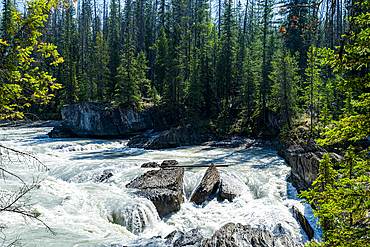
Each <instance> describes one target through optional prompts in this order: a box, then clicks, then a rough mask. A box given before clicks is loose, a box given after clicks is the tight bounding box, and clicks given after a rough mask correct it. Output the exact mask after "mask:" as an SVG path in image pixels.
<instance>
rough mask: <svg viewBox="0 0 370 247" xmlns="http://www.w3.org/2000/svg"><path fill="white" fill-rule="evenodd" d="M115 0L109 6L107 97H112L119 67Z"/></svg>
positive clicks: (117, 14)
mask: <svg viewBox="0 0 370 247" xmlns="http://www.w3.org/2000/svg"><path fill="white" fill-rule="evenodd" d="M116 1H117V0H112V1H111V5H110V15H109V35H108V37H109V38H108V41H109V48H110V49H109V71H110V80H109V85H108V87H107V89H108V90H107V93H108V97H113V95H114V90H115V88H116V85H117V83H118V82H117V78H118V77H117V68H118V66H119V65H120V54H119V52H120V51H119V46H120V44H119V38H120V36H119V20H118V16H119V12H120V10H119V8H118V4H117V2H116Z"/></svg>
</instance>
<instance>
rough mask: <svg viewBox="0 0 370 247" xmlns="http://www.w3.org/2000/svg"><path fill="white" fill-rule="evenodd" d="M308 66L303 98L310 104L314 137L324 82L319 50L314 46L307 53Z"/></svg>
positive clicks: (311, 129) (312, 134) (307, 104)
mask: <svg viewBox="0 0 370 247" xmlns="http://www.w3.org/2000/svg"><path fill="white" fill-rule="evenodd" d="M307 57H308V59H307V65H308V66H307V68H306V78H307V79H306V84H305V85H306V86H305V88H304V89H303V92H304V93H303V99H304V101H305V103H306V106H308V109H309V114H310V117H311V125H310V132H311V137H314V136H315V134H314V122H315V120H316V121H317V117H318V116H319V113H317V112H318V111H319V105H320V104H321V98H322V94H321V92H322V89H323V87H322V83H321V81H320V72H321V69H320V61H319V59H318V57H317V51H316V48H315V47H314V46H311V47H310V49H309V52H308V53H307Z"/></svg>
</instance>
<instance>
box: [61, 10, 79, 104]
mask: <svg viewBox="0 0 370 247" xmlns="http://www.w3.org/2000/svg"><path fill="white" fill-rule="evenodd" d="M74 14H75V10H74V8H73V6H71V7H70V8H69V9H67V10H65V11H64V12H63V16H62V19H63V24H62V41H61V46H60V53H61V55H62V56H63V58H64V63H63V64H62V65H61V66H60V67H59V70H60V72H59V73H58V76H59V78H60V81H61V82H63V83H62V90H61V92H60V98H61V104H74V103H77V102H78V101H79V99H78V94H79V84H78V81H77V62H78V55H79V52H78V45H77V44H78V42H77V40H78V31H77V24H76V21H75V19H74ZM59 78H58V79H59Z"/></svg>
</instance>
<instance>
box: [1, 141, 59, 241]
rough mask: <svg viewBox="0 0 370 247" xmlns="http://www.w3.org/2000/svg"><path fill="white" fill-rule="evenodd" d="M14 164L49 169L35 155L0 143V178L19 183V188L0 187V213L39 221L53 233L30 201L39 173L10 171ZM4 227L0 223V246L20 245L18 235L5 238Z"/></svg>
mask: <svg viewBox="0 0 370 247" xmlns="http://www.w3.org/2000/svg"><path fill="white" fill-rule="evenodd" d="M15 166H24V167H28V168H31V169H35V170H37V171H40V172H46V171H48V170H49V169H48V167H46V166H45V165H44V164H43V163H42V162H41V161H40V160H39V159H38V158H37V157H36V156H34V155H32V154H30V153H27V152H22V151H19V150H15V149H12V148H9V147H5V146H3V145H1V144H0V178H1V179H3V181H4V182H7V181H10V180H13V181H14V180H15V181H18V182H19V184H20V186H19V188H18V189H14V190H9V189H4V188H0V214H1V213H14V214H18V215H21V216H22V217H23V219H24V221H25V222H26V223H27V222H28V221H29V220H31V221H38V222H41V223H42V224H43V225H44V226H45V228H46V230H47V231H48V232H50V233H51V234H53V235H55V232H54V231H53V230H52V229H51V228H50V227H49V226H48V225H47V224H46V223H45V222H44V221H43V220H42V219H40V213H39V212H37V211H36V210H35V209H34V207H33V206H34V205H33V203H32V202H31V198H32V195H31V194H30V192H31V191H32V190H33V189H35V188H38V187H39V186H40V183H41V182H42V181H43V178H42V177H41V176H40V175H37V176H31V177H30V178H29V177H27V178H24V177H22V176H21V175H19V174H17V173H16V172H14V171H12V169H11V168H12V167H15ZM6 227H7V226H6V225H0V246H21V245H22V244H21V239H20V238H19V237H16V238H15V239H10V240H9V239H7V237H6V234H5V233H4V230H5V229H6Z"/></svg>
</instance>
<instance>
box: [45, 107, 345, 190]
mask: <svg viewBox="0 0 370 247" xmlns="http://www.w3.org/2000/svg"><path fill="white" fill-rule="evenodd" d="M152 111H153V109H151V108H149V109H146V110H144V111H143V112H137V111H135V110H134V109H130V108H124V109H123V108H114V107H113V106H112V105H111V104H98V103H91V102H84V103H80V104H76V105H68V106H64V107H63V108H62V111H61V112H62V117H63V121H61V122H60V123H59V125H58V126H56V127H54V129H53V130H52V131H51V132H50V133H49V136H50V137H56V138H61V137H89V138H130V141H129V142H128V144H127V145H128V146H129V147H131V148H145V149H165V148H176V147H180V146H189V145H208V146H212V147H234V148H235V147H238V148H268V149H274V150H277V151H278V154H279V155H280V156H281V157H283V158H284V159H285V161H286V162H287V163H288V165H290V166H291V167H292V172H291V182H292V183H293V185H294V186H295V187H296V188H297V189H298V190H305V189H308V188H310V187H311V184H312V182H313V181H315V180H316V178H317V176H318V171H319V163H320V160H321V159H322V157H323V154H324V153H325V152H326V151H325V150H324V149H323V148H321V147H320V146H318V145H316V143H315V142H314V141H313V140H312V139H309V138H306V137H305V138H300V139H297V140H295V141H293V142H281V141H278V140H264V139H258V138H247V137H240V136H229V135H222V134H213V133H206V132H204V131H202V132H200V131H197V130H195V129H192V128H191V127H180V128H172V129H166V127H168V126H167V123H166V120H165V119H163V118H161V117H159V116H157V115H156V114H153V112H152ZM300 131H301V134H300V135H302V133H304V130H303V129H302V130H300ZM329 155H330V157H331V158H332V161H333V162H338V161H339V160H340V159H341V158H342V157H341V156H340V155H339V154H336V153H329Z"/></svg>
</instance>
